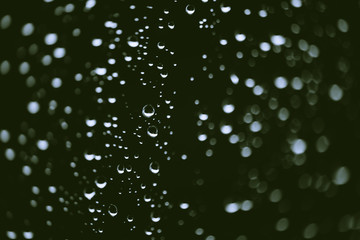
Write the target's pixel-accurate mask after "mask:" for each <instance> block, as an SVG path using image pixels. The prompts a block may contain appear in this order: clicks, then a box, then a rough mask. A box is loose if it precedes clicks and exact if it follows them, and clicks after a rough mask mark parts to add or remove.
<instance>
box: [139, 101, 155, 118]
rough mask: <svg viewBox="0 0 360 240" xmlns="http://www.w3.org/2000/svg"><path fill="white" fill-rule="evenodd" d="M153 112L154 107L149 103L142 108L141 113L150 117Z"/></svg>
mask: <svg viewBox="0 0 360 240" xmlns="http://www.w3.org/2000/svg"><path fill="white" fill-rule="evenodd" d="M154 114H155V108H154V107H153V106H152V105H151V104H146V105H145V106H144V107H143V108H142V115H143V116H144V117H146V118H150V117H152V116H154Z"/></svg>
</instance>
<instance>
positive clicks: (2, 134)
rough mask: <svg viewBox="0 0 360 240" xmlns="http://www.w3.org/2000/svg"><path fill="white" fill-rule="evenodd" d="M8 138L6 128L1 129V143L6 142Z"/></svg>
mask: <svg viewBox="0 0 360 240" xmlns="http://www.w3.org/2000/svg"><path fill="white" fill-rule="evenodd" d="M9 140H10V133H9V131H8V130H5V129H3V130H1V131H0V141H2V142H3V143H7V142H9Z"/></svg>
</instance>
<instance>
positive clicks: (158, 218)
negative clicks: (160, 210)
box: [150, 212, 161, 222]
mask: <svg viewBox="0 0 360 240" xmlns="http://www.w3.org/2000/svg"><path fill="white" fill-rule="evenodd" d="M150 217H151V221H153V222H159V221H160V219H161V218H160V216H159V215H157V214H156V213H155V212H151V214H150Z"/></svg>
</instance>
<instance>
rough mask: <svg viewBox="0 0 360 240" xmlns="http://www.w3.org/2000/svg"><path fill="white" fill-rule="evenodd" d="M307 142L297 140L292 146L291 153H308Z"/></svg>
mask: <svg viewBox="0 0 360 240" xmlns="http://www.w3.org/2000/svg"><path fill="white" fill-rule="evenodd" d="M306 147H307V146H306V142H305V141H304V140H302V139H296V140H295V141H294V142H293V144H292V145H291V151H292V152H293V153H295V154H302V153H304V152H305V151H306Z"/></svg>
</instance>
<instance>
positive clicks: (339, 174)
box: [333, 166, 350, 185]
mask: <svg viewBox="0 0 360 240" xmlns="http://www.w3.org/2000/svg"><path fill="white" fill-rule="evenodd" d="M349 179H350V171H349V169H348V168H347V167H345V166H343V167H339V168H338V169H337V170H336V171H335V173H334V176H333V183H334V184H336V185H344V184H345V183H347V182H348V181H349Z"/></svg>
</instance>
